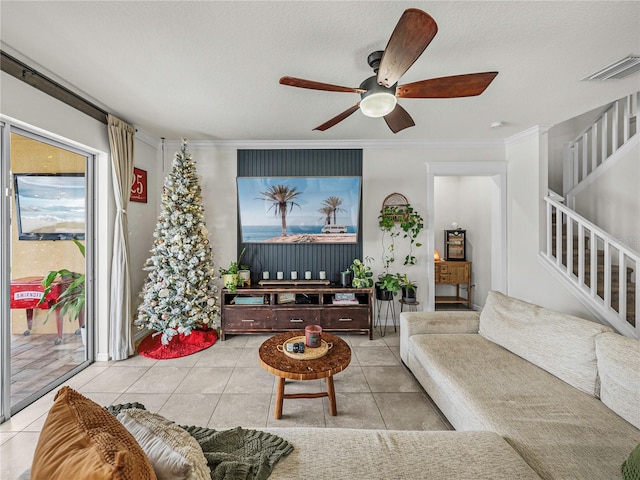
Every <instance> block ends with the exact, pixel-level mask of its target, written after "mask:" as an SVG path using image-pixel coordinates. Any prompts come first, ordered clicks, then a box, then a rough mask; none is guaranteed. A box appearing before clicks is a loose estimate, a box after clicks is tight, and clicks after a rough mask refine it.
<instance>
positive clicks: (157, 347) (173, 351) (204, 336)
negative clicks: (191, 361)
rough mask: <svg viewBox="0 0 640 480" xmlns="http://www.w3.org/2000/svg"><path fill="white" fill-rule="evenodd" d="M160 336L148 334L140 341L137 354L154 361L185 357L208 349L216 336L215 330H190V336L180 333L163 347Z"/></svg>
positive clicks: (214, 341)
mask: <svg viewBox="0 0 640 480" xmlns="http://www.w3.org/2000/svg"><path fill="white" fill-rule="evenodd" d="M161 338H162V334H158V335H155V336H154V334H153V333H150V334H149V335H147V336H146V337H144V338H143V339H142V342H140V345H139V346H138V353H139V354H140V355H142V356H144V357H148V358H154V359H156V360H166V359H168V358H178V357H186V356H187V355H191V354H192V353H196V352H199V351H200V350H204V349H205V348H209V347H210V346H211V345H213V344H214V343H216V340H217V339H218V335H217V333H216V331H215V330H213V329H209V330H192V331H191V335H184V334H182V333H180V334H178V335H177V336H174V337H173V338H172V339H171V341H169V344H168V345H163V344H162V341H161Z"/></svg>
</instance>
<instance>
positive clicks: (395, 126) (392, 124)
mask: <svg viewBox="0 0 640 480" xmlns="http://www.w3.org/2000/svg"><path fill="white" fill-rule="evenodd" d="M384 121H385V122H387V125H388V126H389V128H390V129H391V131H392V132H393V133H398V132H399V131H400V130H404V129H405V128H409V127H413V126H414V125H415V123H414V121H413V118H411V115H409V114H408V113H407V111H406V110H405V109H404V108H402V107H401V106H400V105H399V104H397V103H396V108H394V109H393V110H392V112H391V113H388V114H387V115H385V116H384Z"/></svg>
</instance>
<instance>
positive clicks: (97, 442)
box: [31, 387, 156, 480]
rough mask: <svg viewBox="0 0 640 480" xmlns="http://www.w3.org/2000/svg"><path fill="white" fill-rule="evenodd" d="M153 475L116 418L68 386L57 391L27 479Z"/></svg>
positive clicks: (121, 479)
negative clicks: (29, 477) (29, 476)
mask: <svg viewBox="0 0 640 480" xmlns="http://www.w3.org/2000/svg"><path fill="white" fill-rule="evenodd" d="M72 478H73V479H85V478H91V479H93V480H101V479H114V480H127V479H130V480H146V479H149V480H151V479H155V478H156V475H155V473H154V471H153V468H152V467H151V463H149V460H148V459H147V457H146V455H145V454H144V452H143V451H142V449H141V448H140V446H139V445H138V443H137V442H136V440H135V439H134V438H133V436H132V435H131V434H130V433H129V432H128V431H127V430H126V429H125V428H124V427H123V426H122V424H121V423H120V422H118V420H116V418H115V417H114V416H113V415H111V414H110V413H109V412H107V411H106V410H105V409H104V408H102V407H101V406H100V405H98V404H97V403H95V402H93V401H92V400H90V399H88V398H86V397H84V396H83V395H81V394H80V393H78V392H76V391H75V390H73V389H71V388H69V387H62V388H61V389H60V390H59V391H58V393H57V394H56V397H55V401H54V402H53V406H52V407H51V409H50V410H49V413H48V415H47V418H46V420H45V422H44V425H43V426H42V430H41V432H40V437H39V438H38V443H37V445H36V450H35V453H34V456H33V463H32V465H31V479H32V480H37V479H43V480H44V479H46V480H54V479H72Z"/></svg>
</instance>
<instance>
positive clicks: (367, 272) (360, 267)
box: [349, 258, 373, 288]
mask: <svg viewBox="0 0 640 480" xmlns="http://www.w3.org/2000/svg"><path fill="white" fill-rule="evenodd" d="M368 260H369V258H365V261H368ZM349 268H350V269H351V271H352V272H353V280H352V281H351V284H352V285H353V286H354V287H355V288H371V287H373V272H372V271H371V267H370V266H369V265H366V264H365V263H364V262H363V261H362V260H360V259H359V258H356V259H355V260H353V263H352V264H351V266H350V267H349Z"/></svg>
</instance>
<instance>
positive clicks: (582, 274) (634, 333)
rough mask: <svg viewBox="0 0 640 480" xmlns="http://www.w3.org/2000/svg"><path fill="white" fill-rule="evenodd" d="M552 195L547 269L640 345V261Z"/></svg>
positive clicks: (601, 315) (630, 251)
mask: <svg viewBox="0 0 640 480" xmlns="http://www.w3.org/2000/svg"><path fill="white" fill-rule="evenodd" d="M560 199H561V197H558V195H556V194H551V195H549V196H548V197H546V198H545V201H546V203H547V242H546V251H544V252H541V254H540V256H541V258H542V259H543V263H545V264H546V265H547V266H549V267H550V268H551V269H552V271H553V272H554V273H556V274H557V275H558V276H559V277H560V278H561V280H562V281H563V283H565V285H567V286H568V287H569V288H570V289H571V290H572V291H573V292H574V293H575V294H576V296H577V297H578V298H579V299H580V300H581V301H582V302H583V303H584V304H585V305H586V306H587V307H588V308H589V309H590V310H591V312H592V313H593V314H594V315H595V316H596V317H598V318H600V319H601V320H602V321H603V322H604V323H606V324H608V325H609V326H611V327H612V328H614V329H615V330H617V331H618V332H620V333H621V334H623V335H626V336H628V337H633V338H638V339H640V322H638V321H637V319H638V318H640V301H639V299H638V295H637V285H638V283H639V282H640V256H638V254H636V253H635V252H633V251H632V250H630V249H629V248H627V247H626V246H625V245H623V244H621V243H619V242H617V241H616V240H615V239H613V238H611V237H610V236H609V235H608V234H607V233H606V232H604V231H603V230H601V229H600V228H598V227H597V226H596V225H594V224H592V223H591V222H589V221H588V220H586V219H585V218H583V217H581V216H580V215H578V214H577V213H575V212H574V211H573V210H571V209H569V208H567V207H566V206H565V205H563V204H562V203H561V201H560Z"/></svg>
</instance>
